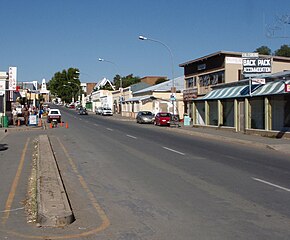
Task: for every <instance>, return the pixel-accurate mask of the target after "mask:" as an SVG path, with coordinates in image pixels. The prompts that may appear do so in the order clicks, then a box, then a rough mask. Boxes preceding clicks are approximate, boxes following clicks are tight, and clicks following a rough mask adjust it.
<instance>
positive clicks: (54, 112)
mask: <svg viewBox="0 0 290 240" xmlns="http://www.w3.org/2000/svg"><path fill="white" fill-rule="evenodd" d="M50 114H59V112H58V111H51V112H50Z"/></svg>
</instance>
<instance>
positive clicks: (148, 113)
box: [141, 112, 153, 116]
mask: <svg viewBox="0 0 290 240" xmlns="http://www.w3.org/2000/svg"><path fill="white" fill-rule="evenodd" d="M141 115H147V116H148V115H149V116H152V115H153V113H152V112H141Z"/></svg>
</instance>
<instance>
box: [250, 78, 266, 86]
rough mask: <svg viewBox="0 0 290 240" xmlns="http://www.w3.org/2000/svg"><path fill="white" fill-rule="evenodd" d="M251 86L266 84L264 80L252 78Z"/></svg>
mask: <svg viewBox="0 0 290 240" xmlns="http://www.w3.org/2000/svg"><path fill="white" fill-rule="evenodd" d="M252 84H263V85H264V84H266V80H265V78H253V79H252Z"/></svg>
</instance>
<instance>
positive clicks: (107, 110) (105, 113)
mask: <svg viewBox="0 0 290 240" xmlns="http://www.w3.org/2000/svg"><path fill="white" fill-rule="evenodd" d="M102 115H103V116H113V111H112V109H111V108H108V107H104V108H103V110H102Z"/></svg>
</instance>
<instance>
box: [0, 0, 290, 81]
mask: <svg viewBox="0 0 290 240" xmlns="http://www.w3.org/2000/svg"><path fill="white" fill-rule="evenodd" d="M0 6H1V15H0V28H1V31H0V71H8V68H9V66H15V67H17V69H18V72H17V80H18V81H20V82H23V81H39V82H41V80H42V79H43V78H45V79H46V81H49V80H50V79H51V78H52V77H53V75H54V74H55V73H56V72H59V71H62V70H63V69H68V68H70V67H73V68H78V69H79V70H80V80H81V82H97V81H99V80H101V79H102V78H104V77H106V78H108V79H110V80H112V79H113V77H114V76H115V75H116V74H119V75H121V76H127V75H129V74H133V75H134V76H139V77H145V76H166V77H168V78H169V79H171V78H172V77H178V76H182V75H183V68H181V67H179V64H181V63H184V62H187V61H190V60H193V59H196V58H200V57H203V56H206V55H209V54H212V53H214V52H218V51H222V50H223V51H234V52H253V51H255V50H256V49H257V48H258V47H260V46H263V45H266V46H268V47H269V48H270V49H271V50H272V51H275V50H277V49H279V48H280V46H281V45H283V44H290V24H287V25H285V24H284V25H281V24H280V23H279V21H278V20H277V19H278V18H280V17H281V16H285V15H287V14H288V15H290V4H289V0H279V1H274V0H273V1H272V0H239V1H237V0H219V1H217V0H202V1H200V0H199V1H196V0H146V1H145V0H142V1H141V0H49V1H48V0H25V1H24V0H1V1H0ZM269 27H270V28H271V29H272V28H274V27H275V28H276V29H277V31H275V33H274V35H273V36H272V37H269V36H267V35H266V32H267V31H266V30H267V29H269ZM281 27H282V28H281ZM139 35H144V36H146V37H148V38H149V39H154V40H158V41H159V42H161V43H163V44H165V45H166V46H167V47H168V48H169V49H170V51H171V53H172V56H173V57H172V58H171V54H170V51H168V48H166V47H165V46H164V45H162V44H160V43H158V42H153V41H141V40H139V39H138V36H139ZM280 36H287V37H289V38H280ZM99 58H103V59H105V60H106V61H108V62H100V61H98V59H99ZM171 59H173V67H172V61H171ZM172 70H173V71H172Z"/></svg>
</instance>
